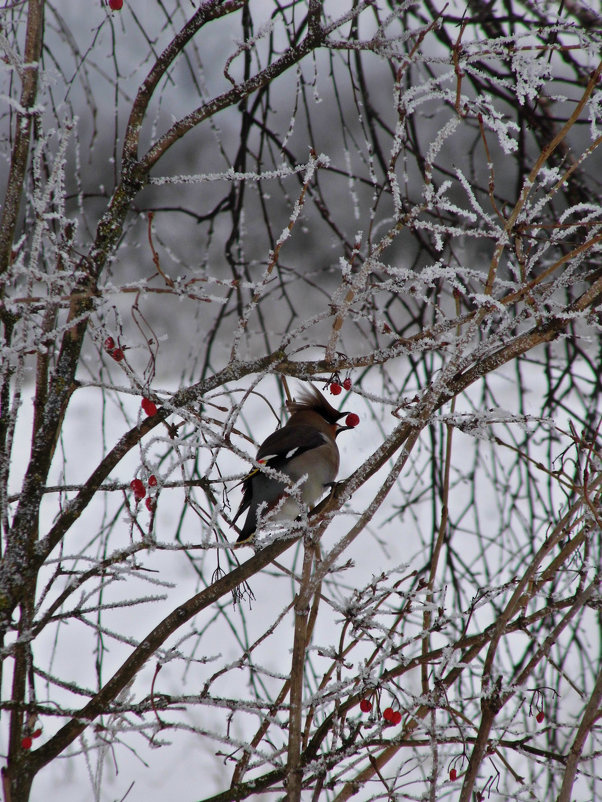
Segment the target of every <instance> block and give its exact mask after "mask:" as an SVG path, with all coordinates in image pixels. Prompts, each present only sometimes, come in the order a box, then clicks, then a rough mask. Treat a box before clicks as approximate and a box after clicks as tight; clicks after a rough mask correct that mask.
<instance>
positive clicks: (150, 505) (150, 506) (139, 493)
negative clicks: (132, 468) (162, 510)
mask: <svg viewBox="0 0 602 802" xmlns="http://www.w3.org/2000/svg"><path fill="white" fill-rule="evenodd" d="M148 486H149V487H156V486H157V477H156V476H155V474H154V473H151V475H150V476H149V477H148ZM130 487H131V488H132V492H133V493H134V499H135V501H136V504H137V503H138V502H139V501H142V499H143V498H144V497H145V496H146V488H145V487H144V482H143V481H142V479H132V481H131V482H130ZM144 504H145V506H146V509H147V510H148V511H149V512H152V511H153V510H154V508H155V502H154V500H153V499H152V498H151V497H150V496H149V497H148V498H147V499H146V501H145V502H144Z"/></svg>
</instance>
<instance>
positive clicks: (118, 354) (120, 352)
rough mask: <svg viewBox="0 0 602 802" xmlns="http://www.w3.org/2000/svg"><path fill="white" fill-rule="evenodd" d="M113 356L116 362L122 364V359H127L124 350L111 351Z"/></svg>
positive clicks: (115, 349)
mask: <svg viewBox="0 0 602 802" xmlns="http://www.w3.org/2000/svg"><path fill="white" fill-rule="evenodd" d="M111 356H112V357H113V359H114V360H115V362H121V360H122V359H125V354H124V353H123V349H122V348H114V349H113V350H112V351H111Z"/></svg>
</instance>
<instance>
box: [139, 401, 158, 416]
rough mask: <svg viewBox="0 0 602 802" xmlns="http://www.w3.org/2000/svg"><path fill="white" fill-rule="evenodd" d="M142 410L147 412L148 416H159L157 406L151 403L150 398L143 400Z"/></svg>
mask: <svg viewBox="0 0 602 802" xmlns="http://www.w3.org/2000/svg"><path fill="white" fill-rule="evenodd" d="M141 407H142V409H143V410H144V411H145V412H146V414H147V415H156V414H157V405H156V404H155V402H154V401H151V400H150V398H143V399H142V404H141Z"/></svg>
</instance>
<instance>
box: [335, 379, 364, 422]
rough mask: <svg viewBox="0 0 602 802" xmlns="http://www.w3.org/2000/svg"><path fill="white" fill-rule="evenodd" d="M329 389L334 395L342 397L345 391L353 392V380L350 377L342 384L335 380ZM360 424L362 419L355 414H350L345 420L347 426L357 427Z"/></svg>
mask: <svg viewBox="0 0 602 802" xmlns="http://www.w3.org/2000/svg"><path fill="white" fill-rule="evenodd" d="M329 389H330V392H331V393H332V395H340V394H341V393H342V392H343V390H351V379H350V378H349V376H348V377H347V378H346V379H344V380H343V382H342V383H341V382H339V381H338V379H335V380H334V381H331V382H330V387H329ZM359 422H360V417H359V415H356V414H355V412H350V413H349V415H347V417H346V418H345V426H357V425H358V423H359Z"/></svg>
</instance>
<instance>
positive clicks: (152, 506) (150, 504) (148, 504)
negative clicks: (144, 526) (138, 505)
mask: <svg viewBox="0 0 602 802" xmlns="http://www.w3.org/2000/svg"><path fill="white" fill-rule="evenodd" d="M144 503H145V504H146V509H147V510H148V511H149V512H152V511H153V510H154V509H155V502H154V501H153V500H152V498H150V496H149V497H148V498H147V499H146V501H145V502H144Z"/></svg>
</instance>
